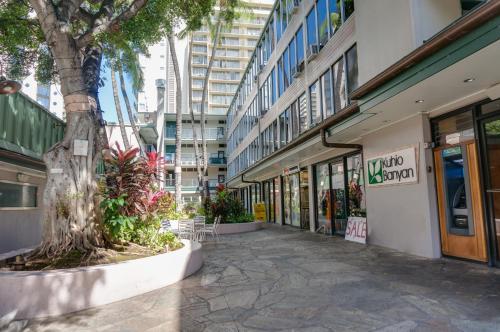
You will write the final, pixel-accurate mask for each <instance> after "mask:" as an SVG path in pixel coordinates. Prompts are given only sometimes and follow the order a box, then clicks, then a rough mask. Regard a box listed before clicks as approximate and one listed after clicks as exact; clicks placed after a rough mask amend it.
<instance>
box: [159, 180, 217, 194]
mask: <svg viewBox="0 0 500 332" xmlns="http://www.w3.org/2000/svg"><path fill="white" fill-rule="evenodd" d="M218 184H219V182H218V181H217V179H209V180H208V188H209V189H210V190H215V187H217V185H218ZM165 187H166V189H167V191H170V192H173V191H175V179H167V180H165ZM181 191H182V192H196V191H198V180H197V179H187V180H182V185H181Z"/></svg>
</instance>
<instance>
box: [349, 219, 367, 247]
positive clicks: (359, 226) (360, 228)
mask: <svg viewBox="0 0 500 332" xmlns="http://www.w3.org/2000/svg"><path fill="white" fill-rule="evenodd" d="M345 239H346V240H349V241H353V242H358V243H363V244H366V218H363V217H349V219H348V221H347V228H346V230H345Z"/></svg>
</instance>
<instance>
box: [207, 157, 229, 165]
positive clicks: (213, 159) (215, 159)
mask: <svg viewBox="0 0 500 332" xmlns="http://www.w3.org/2000/svg"><path fill="white" fill-rule="evenodd" d="M225 164H226V158H219V157H210V158H208V165H225Z"/></svg>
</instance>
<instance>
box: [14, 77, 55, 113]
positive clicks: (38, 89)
mask: <svg viewBox="0 0 500 332" xmlns="http://www.w3.org/2000/svg"><path fill="white" fill-rule="evenodd" d="M21 91H22V93H24V94H25V95H27V96H28V97H30V98H31V99H33V100H35V101H36V102H38V103H39V104H40V105H42V106H43V107H45V108H46V109H47V110H49V111H50V113H52V114H54V115H56V116H57V117H58V118H59V119H65V113H64V100H63V96H62V94H61V88H60V86H59V85H58V84H42V83H39V82H37V80H36V79H35V74H34V73H32V74H31V75H30V76H28V77H27V78H25V79H24V80H23V82H22V89H21Z"/></svg>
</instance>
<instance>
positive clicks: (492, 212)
mask: <svg viewBox="0 0 500 332" xmlns="http://www.w3.org/2000/svg"><path fill="white" fill-rule="evenodd" d="M478 127H479V130H480V131H481V142H482V147H483V151H482V152H483V156H484V158H483V162H484V170H485V176H484V180H485V181H484V182H485V189H486V190H485V192H486V197H485V198H486V203H487V206H488V211H487V212H488V217H489V218H488V219H489V220H490V225H491V230H492V231H491V233H492V238H491V242H493V245H494V250H493V251H494V252H495V259H496V265H497V266H498V265H500V114H496V115H494V116H493V117H487V118H485V119H483V120H481V121H480V123H479V126H478Z"/></svg>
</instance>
